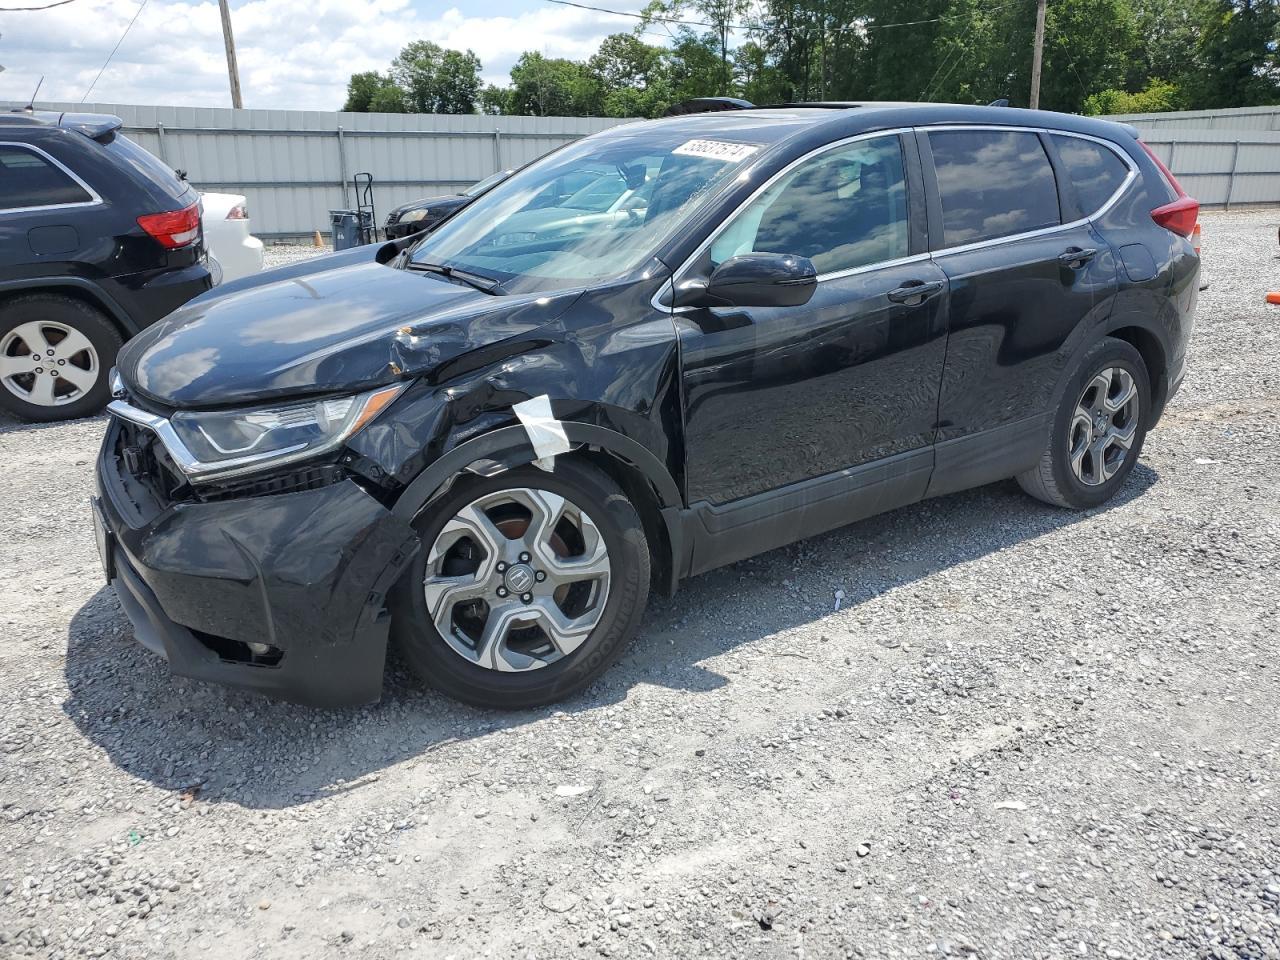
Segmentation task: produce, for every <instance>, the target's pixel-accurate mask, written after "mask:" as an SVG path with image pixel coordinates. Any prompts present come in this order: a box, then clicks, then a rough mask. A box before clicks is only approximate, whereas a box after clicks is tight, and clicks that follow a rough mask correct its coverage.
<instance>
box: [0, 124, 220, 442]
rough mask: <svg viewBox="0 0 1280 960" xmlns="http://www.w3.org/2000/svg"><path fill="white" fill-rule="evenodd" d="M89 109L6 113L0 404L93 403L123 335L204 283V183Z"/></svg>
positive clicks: (41, 416) (51, 415) (0, 190)
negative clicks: (191, 181)
mask: <svg viewBox="0 0 1280 960" xmlns="http://www.w3.org/2000/svg"><path fill="white" fill-rule="evenodd" d="M120 124H121V121H120V118H119V117H112V116H104V115H97V114H71V113H52V112H31V111H22V112H19V113H0V408H2V409H5V410H8V411H9V412H10V413H14V414H17V415H18V416H20V417H23V418H25V419H27V420H63V419H67V418H70V417H83V416H86V415H88V414H91V413H97V412H98V411H99V410H101V409H102V407H103V406H104V405H105V404H106V402H107V400H108V399H109V390H108V386H107V374H108V373H109V371H110V370H111V367H112V365H113V364H114V363H115V359H116V351H117V350H119V349H120V344H121V343H123V342H124V341H125V340H127V339H129V337H131V336H133V335H134V334H135V333H137V332H138V331H139V330H141V329H143V328H144V327H146V326H148V325H149V324H151V323H154V322H155V321H156V320H159V319H160V318H161V317H163V316H164V315H165V314H167V313H169V312H170V311H171V310H173V309H175V308H176V307H179V306H181V305H182V304H184V303H186V302H187V301H188V300H190V299H191V298H192V297H194V296H195V295H196V294H199V293H203V292H204V291H205V290H208V289H209V286H210V279H209V271H208V269H207V268H206V266H205V263H204V250H203V242H202V236H201V233H200V206H199V203H200V196H199V194H197V193H196V191H195V190H194V189H193V188H192V187H191V186H189V185H188V184H187V183H186V181H185V180H181V179H179V178H178V176H177V175H176V174H175V173H174V172H173V171H172V170H170V169H169V168H168V167H166V166H165V165H164V164H162V163H161V162H160V161H159V160H157V159H156V158H155V157H153V156H152V155H151V154H149V153H148V152H147V151H146V150H144V149H142V148H141V147H140V146H138V145H137V144H136V143H134V142H133V141H132V140H130V139H129V138H128V137H126V136H124V135H123V134H122V133H121V132H120Z"/></svg>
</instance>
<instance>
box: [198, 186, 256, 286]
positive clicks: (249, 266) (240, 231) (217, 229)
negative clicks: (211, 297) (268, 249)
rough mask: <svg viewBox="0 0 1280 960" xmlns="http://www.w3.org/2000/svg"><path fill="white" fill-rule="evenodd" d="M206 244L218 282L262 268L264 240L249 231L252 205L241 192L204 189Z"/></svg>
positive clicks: (202, 198) (211, 267)
mask: <svg viewBox="0 0 1280 960" xmlns="http://www.w3.org/2000/svg"><path fill="white" fill-rule="evenodd" d="M200 199H201V201H202V203H203V206H204V209H203V212H202V214H201V221H202V222H203V224H204V244H205V249H206V250H208V251H209V271H210V272H211V273H212V274H213V282H214V284H219V283H221V282H222V281H224V280H237V279H239V278H240V277H247V276H250V275H252V274H255V273H258V272H259V271H260V270H261V269H262V241H261V240H259V239H258V238H257V237H255V236H254V235H253V234H252V233H250V231H249V207H248V204H247V203H246V201H245V198H244V197H242V196H241V195H240V194H238V193H204V194H201V195H200Z"/></svg>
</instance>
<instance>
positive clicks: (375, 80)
mask: <svg viewBox="0 0 1280 960" xmlns="http://www.w3.org/2000/svg"><path fill="white" fill-rule="evenodd" d="M375 104H377V105H376V106H375ZM387 104H398V105H399V109H397V110H393V111H391V112H395V113H400V112H403V111H404V93H403V91H402V90H401V89H400V88H399V87H397V86H396V83H395V81H394V80H392V79H391V78H390V77H387V76H384V75H383V74H381V73H378V71H376V70H367V71H365V72H364V73H353V74H352V75H351V79H350V80H348V81H347V102H346V103H345V104H343V106H342V109H343V110H349V111H352V112H355V113H369V112H371V111H385V110H386V105H387Z"/></svg>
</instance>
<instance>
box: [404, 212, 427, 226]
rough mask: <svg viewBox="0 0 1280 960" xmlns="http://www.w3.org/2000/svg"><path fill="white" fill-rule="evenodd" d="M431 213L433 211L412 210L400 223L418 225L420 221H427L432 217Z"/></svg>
mask: <svg viewBox="0 0 1280 960" xmlns="http://www.w3.org/2000/svg"><path fill="white" fill-rule="evenodd" d="M430 213H431V211H430V210H427V209H420V210H410V211H409V212H408V213H406V214H405V215H404V216H403V217H401V218H400V222H401V223H416V222H417V221H419V220H423V219H426V217H427V216H428V215H430Z"/></svg>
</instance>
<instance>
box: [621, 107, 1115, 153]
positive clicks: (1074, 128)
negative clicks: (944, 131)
mask: <svg viewBox="0 0 1280 960" xmlns="http://www.w3.org/2000/svg"><path fill="white" fill-rule="evenodd" d="M945 124H979V125H990V126H1010V127H1030V128H1036V129H1039V128H1050V129H1054V130H1065V131H1069V132H1073V133H1084V134H1087V135H1090V136H1096V137H1102V138H1105V139H1108V140H1117V139H1121V140H1123V139H1124V138H1125V137H1128V138H1130V139H1134V138H1136V137H1137V131H1135V130H1134V128H1133V127H1130V126H1128V125H1127V124H1121V123H1115V122H1113V121H1110V120H1100V119H1097V118H1095V117H1080V116H1076V115H1074V114H1068V113H1054V112H1052V111H1049V110H1021V109H1017V108H1014V107H982V106H972V105H968V104H956V103H896V102H878V101H877V102H848V103H845V102H839V103H830V102H827V103H820V104H784V105H781V106H776V107H752V108H749V109H733V110H716V111H714V112H709V113H688V114H682V115H679V116H672V117H663V118H660V119H657V120H644V121H637V122H636V123H630V124H622V125H620V126H618V127H610V128H609V129H607V130H605V131H603V135H606V136H607V135H609V134H617V135H627V133H626V132H628V131H629V132H631V133H634V132H636V131H637V128H640V129H646V128H647V129H654V130H657V129H662V130H677V129H678V130H681V131H688V133H689V136H690V138H691V139H692V138H701V137H716V138H725V139H729V140H734V141H743V142H749V143H761V144H774V143H781V142H782V141H784V140H789V139H791V138H792V137H802V136H806V135H812V136H815V137H818V136H821V132H825V133H826V134H827V135H828V136H829V139H832V140H836V139H841V138H843V137H849V136H856V135H857V134H859V133H867V132H872V131H875V130H887V129H893V128H897V127H915V126H939V125H945ZM598 135H599V134H598Z"/></svg>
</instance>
